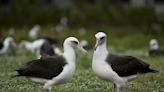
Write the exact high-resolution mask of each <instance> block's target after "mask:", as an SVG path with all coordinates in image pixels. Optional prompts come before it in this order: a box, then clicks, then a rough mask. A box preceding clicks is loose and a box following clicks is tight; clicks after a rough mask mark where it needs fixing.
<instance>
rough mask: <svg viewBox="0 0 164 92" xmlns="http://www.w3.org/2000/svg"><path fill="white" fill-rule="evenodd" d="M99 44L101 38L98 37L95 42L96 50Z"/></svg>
mask: <svg viewBox="0 0 164 92" xmlns="http://www.w3.org/2000/svg"><path fill="white" fill-rule="evenodd" d="M98 45H99V40H98V39H97V40H96V44H95V48H94V50H96V49H97V47H98Z"/></svg>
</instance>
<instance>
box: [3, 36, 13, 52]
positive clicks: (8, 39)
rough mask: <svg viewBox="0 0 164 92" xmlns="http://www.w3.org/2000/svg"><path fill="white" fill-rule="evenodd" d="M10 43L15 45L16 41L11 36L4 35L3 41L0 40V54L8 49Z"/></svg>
mask: <svg viewBox="0 0 164 92" xmlns="http://www.w3.org/2000/svg"><path fill="white" fill-rule="evenodd" d="M10 44H12V45H13V46H14V47H16V43H15V42H14V39H13V38H12V37H6V38H5V40H4V41H3V42H0V54H4V53H6V52H7V51H8V49H9V45H10Z"/></svg>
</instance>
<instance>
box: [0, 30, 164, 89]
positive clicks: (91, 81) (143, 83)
mask: <svg viewBox="0 0 164 92" xmlns="http://www.w3.org/2000/svg"><path fill="white" fill-rule="evenodd" d="M132 29H133V30H137V29H134V28H131V29H129V30H132ZM74 30H76V29H74ZM108 30H115V31H106V32H107V34H108V35H109V37H108V45H109V48H108V49H109V50H110V51H111V52H113V53H119V54H127V55H132V56H135V57H138V58H140V59H143V60H144V61H145V62H147V63H149V64H150V65H151V67H152V68H155V69H157V70H159V71H160V72H159V73H156V74H146V75H141V76H140V77H139V78H137V79H135V80H134V81H132V82H130V83H129V84H128V87H127V89H126V92H164V77H163V76H164V59H163V57H149V56H148V55H147V50H148V49H147V47H148V46H147V45H146V43H145V42H146V41H148V40H149V39H150V36H145V35H144V34H143V33H142V32H136V33H134V34H131V33H132V32H131V33H129V34H125V33H124V32H122V31H120V29H119V28H112V29H108ZM117 30H118V31H117ZM124 30H126V29H124ZM125 32H126V31H125ZM18 33H19V32H18ZM24 33H25V31H23V32H20V33H19V35H17V36H16V37H17V40H20V39H21V38H22V37H23V36H22V34H24ZM44 33H45V34H46V35H48V32H47V31H43V34H44ZM76 33H77V31H71V32H70V33H69V32H66V33H62V34H59V35H58V36H59V38H60V39H61V40H60V43H62V41H63V40H64V38H65V37H67V36H70V35H76ZM95 33H96V31H88V33H87V35H84V36H78V38H79V39H83V38H85V39H87V40H88V41H89V42H90V43H92V45H94V43H95V42H94V41H95V38H94V34H95ZM127 33H128V32H127ZM45 34H44V35H45ZM89 35H90V36H89ZM89 37H91V38H89ZM142 37H143V38H144V39H142V40H136V39H137V38H142ZM23 38H24V37H23ZM60 43H59V46H61V44H60ZM141 44H142V46H140V45H141ZM161 44H163V43H161ZM92 54H93V51H90V52H89V55H88V56H84V55H82V54H81V53H80V52H79V51H77V60H76V64H77V70H76V73H75V75H74V77H73V78H72V79H71V80H70V81H69V82H68V83H67V84H64V85H58V86H55V87H54V89H53V92H111V91H112V84H111V83H110V82H106V81H103V80H100V79H98V78H97V77H96V76H94V74H93V72H92V70H91V63H92V62H91V61H92ZM35 58H36V57H35V55H34V54H32V53H30V52H27V51H24V50H21V49H11V50H10V51H9V52H8V53H7V54H5V55H1V56H0V63H1V64H0V92H34V91H35V92H42V86H40V85H39V84H35V83H33V82H31V81H29V80H28V79H27V78H24V77H21V78H11V76H12V75H14V74H16V72H15V71H14V70H15V69H17V68H18V67H20V66H21V65H22V64H24V63H25V62H27V61H29V60H32V59H35Z"/></svg>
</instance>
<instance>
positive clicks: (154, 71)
mask: <svg viewBox="0 0 164 92" xmlns="http://www.w3.org/2000/svg"><path fill="white" fill-rule="evenodd" d="M148 72H152V73H157V72H159V71H158V70H154V69H149V70H148Z"/></svg>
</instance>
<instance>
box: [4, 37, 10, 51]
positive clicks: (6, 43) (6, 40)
mask: <svg viewBox="0 0 164 92" xmlns="http://www.w3.org/2000/svg"><path fill="white" fill-rule="evenodd" d="M9 45H10V40H9V39H5V41H4V47H5V48H6V49H7V48H8V47H9Z"/></svg>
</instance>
